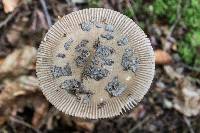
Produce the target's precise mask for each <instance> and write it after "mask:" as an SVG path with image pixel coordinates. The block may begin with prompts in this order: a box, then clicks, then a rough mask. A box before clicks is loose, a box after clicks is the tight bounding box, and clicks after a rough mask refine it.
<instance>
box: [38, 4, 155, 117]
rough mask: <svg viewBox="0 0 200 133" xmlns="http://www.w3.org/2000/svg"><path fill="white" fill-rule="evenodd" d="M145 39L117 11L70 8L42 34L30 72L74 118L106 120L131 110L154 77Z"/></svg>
mask: <svg viewBox="0 0 200 133" xmlns="http://www.w3.org/2000/svg"><path fill="white" fill-rule="evenodd" d="M154 69H155V61H154V53H153V49H152V47H151V44H150V41H149V39H148V38H147V37H146V35H145V33H144V32H143V31H142V29H141V28H140V27H139V26H137V25H136V24H135V23H134V22H133V21H132V20H131V19H129V18H128V17H126V16H124V15H122V14H120V13H119V12H116V11H113V10H110V9H102V8H90V9H84V10H80V11H76V12H72V13H70V14H68V15H66V16H63V17H62V18H61V19H60V20H58V21H57V22H56V23H55V24H54V25H53V26H52V27H51V28H50V29H49V31H48V32H47V33H46V36H45V37H44V39H43V41H42V42H41V44H40V47H39V49H38V54H37V64H36V71H37V77H38V79H39V83H40V88H41V90H42V92H43V94H44V95H45V96H46V98H47V99H48V100H49V101H50V102H51V103H52V104H53V105H54V106H55V107H56V108H57V109H58V110H60V111H62V112H64V113H66V114H68V115H72V116H77V117H82V118H90V119H98V118H109V117H114V116H117V115H120V114H122V113H123V112H125V111H127V110H130V109H132V108H133V107H134V106H136V104H137V103H138V102H140V101H141V99H142V98H143V96H144V95H145V94H146V93H147V91H148V89H149V87H150V85H151V82H152V80H153V77H154Z"/></svg>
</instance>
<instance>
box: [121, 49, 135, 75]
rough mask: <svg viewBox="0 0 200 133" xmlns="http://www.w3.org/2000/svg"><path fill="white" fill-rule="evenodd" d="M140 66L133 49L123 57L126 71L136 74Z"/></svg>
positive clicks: (127, 51)
mask: <svg viewBox="0 0 200 133" xmlns="http://www.w3.org/2000/svg"><path fill="white" fill-rule="evenodd" d="M138 64H139V59H138V58H137V57H136V56H134V54H133V50H132V49H126V50H125V52H124V54H123V56H122V62H121V65H122V66H123V68H124V70H125V71H127V70H131V71H132V72H134V73H135V72H136V70H137V68H138Z"/></svg>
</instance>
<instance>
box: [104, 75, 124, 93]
mask: <svg viewBox="0 0 200 133" xmlns="http://www.w3.org/2000/svg"><path fill="white" fill-rule="evenodd" d="M126 89H127V86H126V85H124V84H122V83H121V82H119V80H118V77H114V78H113V80H112V81H111V82H108V85H107V86H106V87H105V90H106V91H107V92H108V93H109V94H110V95H111V96H120V95H121V94H122V92H124V91H125V90H126Z"/></svg>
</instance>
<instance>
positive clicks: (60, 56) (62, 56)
mask: <svg viewBox="0 0 200 133" xmlns="http://www.w3.org/2000/svg"><path fill="white" fill-rule="evenodd" d="M56 57H59V58H65V54H62V53H58V54H57V55H56Z"/></svg>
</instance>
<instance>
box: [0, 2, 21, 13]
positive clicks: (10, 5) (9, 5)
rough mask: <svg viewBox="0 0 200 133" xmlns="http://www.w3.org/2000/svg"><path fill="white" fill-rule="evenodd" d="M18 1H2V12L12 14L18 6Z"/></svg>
mask: <svg viewBox="0 0 200 133" xmlns="http://www.w3.org/2000/svg"><path fill="white" fill-rule="evenodd" d="M19 2H20V0H2V3H3V7H4V12H5V13H9V12H12V11H13V10H14V9H15V8H16V7H17V6H18V5H19Z"/></svg>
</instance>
